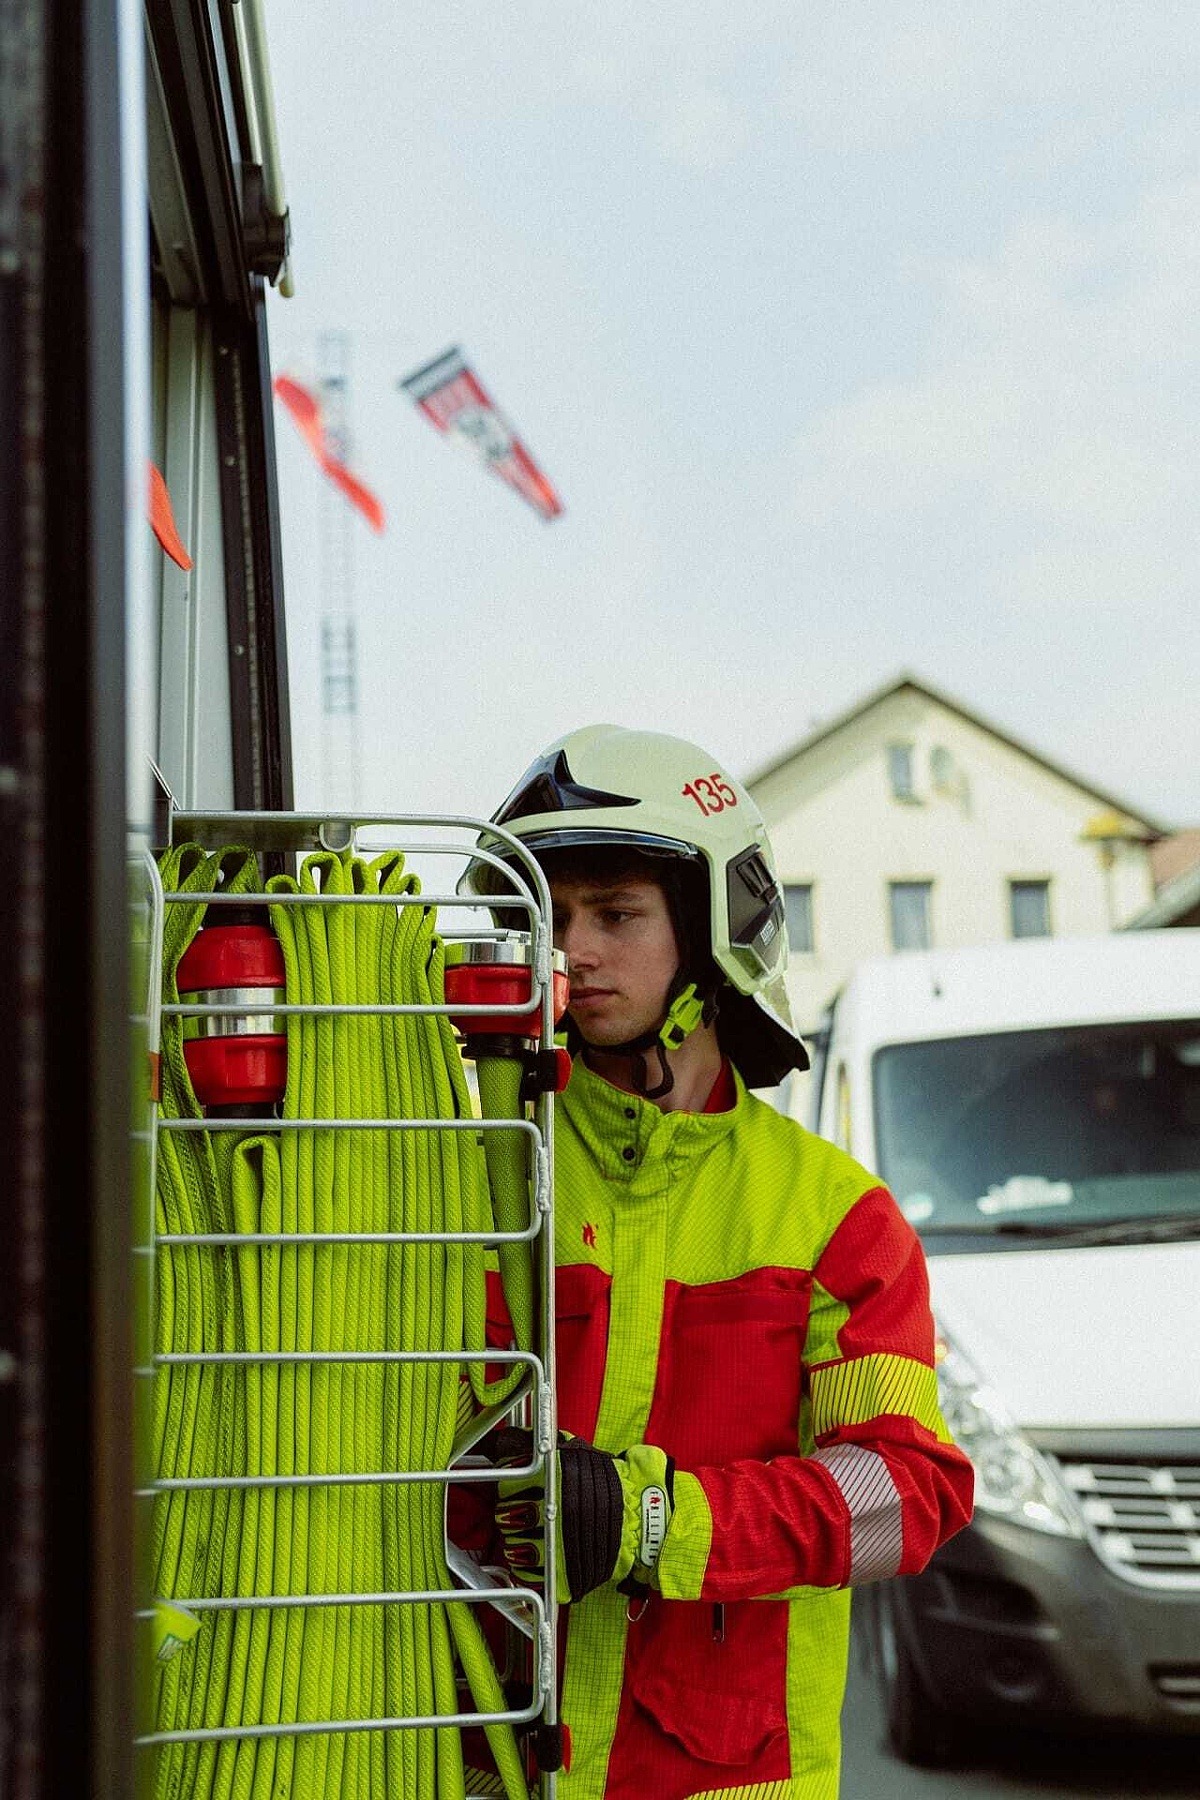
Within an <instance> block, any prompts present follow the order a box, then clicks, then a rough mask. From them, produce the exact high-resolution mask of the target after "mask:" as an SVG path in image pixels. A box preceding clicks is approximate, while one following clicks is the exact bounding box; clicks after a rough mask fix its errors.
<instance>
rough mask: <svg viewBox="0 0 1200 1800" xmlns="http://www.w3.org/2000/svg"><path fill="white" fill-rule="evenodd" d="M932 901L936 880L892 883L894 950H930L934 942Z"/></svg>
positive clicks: (889, 897) (889, 896) (889, 888)
mask: <svg viewBox="0 0 1200 1800" xmlns="http://www.w3.org/2000/svg"><path fill="white" fill-rule="evenodd" d="M932 898H933V883H932V881H891V882H889V883H888V899H889V902H890V908H891V922H892V949H893V950H928V949H929V947H930V945H931V943H932V942H933V932H932V928H931V901H932Z"/></svg>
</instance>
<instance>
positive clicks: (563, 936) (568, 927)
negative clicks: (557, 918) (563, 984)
mask: <svg viewBox="0 0 1200 1800" xmlns="http://www.w3.org/2000/svg"><path fill="white" fill-rule="evenodd" d="M554 942H555V945H556V947H557V948H558V949H559V950H561V951H563V952H564V954H565V955H566V959H567V972H568V974H569V975H572V976H574V975H578V974H579V972H580V970H582V969H594V968H595V966H596V960H597V957H596V944H595V937H594V934H593V933H592V932H591V931H589V929H588V925H587V921H586V920H585V919H566V920H564V921H563V922H562V923H561V924H560V925H559V927H558V929H557V930H556V932H555V933H554Z"/></svg>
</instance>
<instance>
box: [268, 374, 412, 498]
mask: <svg viewBox="0 0 1200 1800" xmlns="http://www.w3.org/2000/svg"><path fill="white" fill-rule="evenodd" d="M272 385H273V387H274V389H275V398H276V399H277V400H278V401H280V402H281V403H282V405H284V406H286V408H287V410H288V412H289V413H290V414H291V415H292V418H293V420H294V421H295V425H296V429H297V430H298V431H299V433H300V435H301V437H302V438H303V439H304V441H305V443H306V444H307V445H308V447H309V449H310V450H311V451H312V453H313V456H314V457H315V458H316V461H317V465H318V467H319V468H321V469H322V470H324V472H325V474H326V475H328V477H329V479H330V481H332V482H333V483H334V484H335V486H337V487H340V488H341V490H342V492H343V494H345V496H346V498H347V500H349V502H350V504H351V506H353V507H356V508H357V509H358V511H359V512H360V513H361V514H362V516H363V518H364V519H365V520H366V521H367V523H368V525H370V526H372V527H373V529H374V530H376V531H382V530H383V527H384V522H385V515H384V510H383V502H382V500H380V499H379V497H378V495H377V494H373V493H372V492H371V490H370V488H369V487H368V486H367V485H366V483H365V482H362V481H360V480H359V479H358V476H357V475H352V474H351V472H350V470H349V469H348V468H347V467H346V464H345V463H344V462H343V460H342V458H341V457H340V456H339V455H338V453H337V450H336V448H335V447H334V445H333V444H331V443H330V441H329V436H328V433H327V432H326V430H325V421H324V419H323V418H322V417H321V403H320V401H319V400H318V399H317V397H316V395H315V394H313V393H310V392H309V390H308V388H306V387H304V386H302V385H301V383H300V382H298V381H294V380H293V379H292V377H291V376H290V375H277V376H276V377H275V380H274V382H273V384H272Z"/></svg>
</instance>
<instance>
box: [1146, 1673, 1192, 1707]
mask: <svg viewBox="0 0 1200 1800" xmlns="http://www.w3.org/2000/svg"><path fill="white" fill-rule="evenodd" d="M1150 1679H1151V1681H1152V1682H1153V1683H1154V1685H1155V1687H1156V1688H1157V1689H1158V1691H1159V1693H1160V1694H1161V1695H1162V1697H1163V1699H1164V1700H1169V1701H1170V1702H1171V1704H1172V1705H1173V1706H1181V1707H1184V1708H1185V1709H1186V1710H1187V1711H1189V1712H1190V1711H1191V1710H1192V1709H1193V1708H1200V1663H1151V1665H1150Z"/></svg>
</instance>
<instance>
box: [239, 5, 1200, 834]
mask: <svg viewBox="0 0 1200 1800" xmlns="http://www.w3.org/2000/svg"><path fill="white" fill-rule="evenodd" d="M268 24H269V30H270V38H271V51H272V64H273V71H274V77H275V85H276V100H277V108H278V116H279V128H280V136H281V141H282V149H283V159H284V172H285V178H286V183H287V189H288V198H289V202H290V205H291V212H292V221H293V237H294V252H295V254H294V264H295V270H296V280H297V288H298V292H297V296H296V298H295V299H294V300H291V301H288V302H281V301H278V300H277V299H273V300H272V305H271V331H272V343H273V353H274V359H275V363H276V366H277V368H280V369H288V370H289V371H290V372H292V373H294V374H296V375H299V376H300V377H301V378H305V377H308V378H311V377H312V376H313V375H314V373H315V371H316V367H317V338H318V333H319V332H321V331H322V330H325V329H328V328H330V327H337V328H343V329H345V330H347V331H349V332H350V333H351V345H352V350H351V355H352V381H353V387H352V426H353V430H354V439H355V449H354V457H353V460H354V464H355V466H356V467H357V469H358V470H359V472H360V473H361V474H362V475H363V477H364V478H365V479H366V480H368V481H369V482H370V483H371V484H372V485H373V486H374V487H375V488H376V490H377V491H378V492H379V493H380V494H381V496H382V497H383V499H384V501H385V503H386V505H387V507H388V511H389V515H390V518H389V528H388V531H387V533H386V535H385V536H384V537H383V538H381V539H378V540H377V539H375V538H373V537H372V535H371V533H370V532H369V530H368V529H367V528H366V527H365V525H364V526H357V525H356V526H355V529H354V531H353V533H352V538H353V544H354V589H355V594H356V601H357V607H358V612H359V634H360V645H361V650H360V688H361V702H360V705H361V719H362V734H363V741H364V758H363V784H362V791H361V794H360V796H359V800H360V804H361V805H363V806H370V807H374V808H379V809H385V808H386V809H388V810H393V809H395V810H433V809H438V810H440V809H443V808H445V809H448V810H457V809H463V810H467V811H471V812H488V811H490V810H491V809H492V808H493V807H494V806H495V805H496V804H497V803H498V802H499V800H500V799H501V798H502V797H503V795H504V794H505V793H506V792H507V790H508V788H509V787H510V786H511V785H512V783H513V781H514V780H515V779H516V777H517V776H518V775H519V774H520V773H521V771H522V770H523V769H524V767H525V766H526V764H527V763H528V762H529V761H530V760H531V759H532V757H533V755H534V753H535V752H536V751H538V750H540V749H541V748H542V747H543V746H544V745H545V744H546V743H548V742H549V741H550V740H551V739H552V738H554V737H556V736H558V735H559V734H560V733H562V732H564V731H566V730H569V729H571V728H572V727H574V726H576V725H579V724H584V723H588V722H591V721H594V720H597V719H608V720H613V721H615V722H617V723H622V724H631V725H644V726H650V727H653V728H656V729H662V730H668V731H674V732H678V733H679V734H681V735H683V736H688V737H692V738H695V739H697V740H699V741H700V742H702V743H704V744H705V745H706V746H707V747H709V748H711V749H712V750H713V751H714V752H715V753H716V755H717V756H719V757H721V758H722V759H723V760H725V761H726V762H727V764H728V765H729V766H730V767H732V768H733V769H734V770H735V771H736V772H737V773H739V774H743V775H744V774H747V773H750V772H752V771H753V770H754V768H756V767H757V766H759V765H760V764H762V763H763V762H765V761H766V760H767V759H768V758H769V757H771V756H773V755H775V754H776V753H778V752H779V751H781V750H783V749H785V748H787V747H788V746H789V745H790V744H791V743H793V742H794V741H796V740H797V739H799V738H800V737H802V736H804V735H805V734H806V733H807V731H808V730H809V729H810V728H811V726H812V725H813V724H814V723H815V722H817V721H819V720H824V719H827V718H829V717H830V716H831V715H832V714H834V713H836V712H838V711H840V710H842V709H843V708H844V707H846V706H848V705H850V704H852V703H853V702H854V701H855V700H856V699H858V698H859V697H860V696H861V695H863V694H864V693H866V692H867V691H868V690H869V689H871V688H873V687H875V686H876V685H878V684H879V683H881V682H883V681H886V680H888V679H889V678H891V677H892V676H893V675H895V674H896V673H898V672H899V671H900V670H902V669H908V670H911V671H912V672H914V673H915V674H917V675H918V676H923V677H925V678H926V679H928V680H930V681H932V682H933V683H935V684H936V685H939V686H942V687H944V688H946V689H948V690H949V691H950V692H951V693H952V694H954V695H956V696H957V697H958V698H959V699H961V700H962V701H964V702H965V703H966V704H967V705H968V706H971V707H974V708H977V709H978V710H979V711H980V712H982V713H983V714H984V715H985V716H987V717H989V718H991V719H992V720H993V721H994V722H995V723H997V724H999V725H1001V726H1003V727H1005V728H1007V729H1009V730H1011V731H1013V732H1015V733H1017V734H1018V735H1020V736H1023V737H1025V738H1026V739H1027V740H1028V741H1029V742H1030V743H1031V744H1032V745H1033V746H1034V747H1035V748H1037V749H1040V750H1042V751H1044V752H1045V753H1047V754H1048V755H1050V756H1052V757H1055V758H1057V759H1058V760H1060V761H1063V762H1065V763H1066V764H1067V765H1068V766H1070V767H1073V768H1075V769H1077V770H1078V771H1079V772H1080V773H1082V774H1084V775H1086V776H1090V777H1091V778H1092V779H1093V780H1095V781H1096V782H1097V783H1098V784H1099V785H1100V786H1102V787H1106V788H1110V789H1112V790H1114V791H1115V792H1116V793H1117V794H1118V795H1121V796H1124V797H1125V798H1126V799H1127V800H1128V801H1129V802H1130V803H1131V804H1132V805H1135V806H1137V807H1139V808H1141V809H1144V810H1145V811H1146V812H1148V813H1149V814H1150V815H1151V816H1154V817H1157V818H1161V819H1163V820H1164V821H1165V822H1167V823H1173V824H1181V823H1189V822H1193V821H1195V820H1197V819H1200V706H1198V705H1197V698H1196V691H1197V674H1198V672H1200V606H1198V605H1197V586H1198V581H1197V577H1198V574H1200V554H1198V549H1197V521H1198V520H1200V505H1198V504H1197V421H1198V418H1200V384H1198V379H1197V378H1198V374H1200V354H1198V341H1200V340H1198V321H1200V150H1198V140H1197V111H1196V94H1197V91H1198V88H1200V80H1198V77H1200V8H1197V6H1196V5H1195V0H1179V3H1178V4H1172V3H1168V0H1134V4H1130V3H1129V0H1119V3H1118V0H1055V4H1054V5H1053V6H1051V7H1047V6H1046V5H1045V3H1044V0H1000V3H999V4H998V5H996V4H993V5H990V6H983V5H975V4H967V3H966V0H809V3H808V4H806V5H804V6H803V7H799V6H797V5H796V4H795V0H786V3H785V0H742V4H741V5H740V6H738V7H734V8H730V7H728V6H726V5H723V4H722V5H715V4H712V3H711V0H689V3H688V4H686V5H684V4H681V3H680V0H660V3H659V4H658V5H647V4H646V0H636V3H635V0H588V4H584V5H575V6H571V5H564V4H563V3H562V0H555V3H551V0H526V3H524V4H522V5H520V6H506V5H503V4H500V5H498V4H497V3H496V0H458V3H455V0H443V3H442V4H441V5H440V6H436V7H433V6H431V7H428V8H421V9H414V8H409V7H398V6H396V5H394V4H387V5H384V4H380V3H379V0H346V3H345V4H344V5H343V6H342V7H341V8H340V9H336V8H333V9H331V8H330V7H329V6H328V5H327V4H322V5H317V4H315V3H314V0H288V3H287V4H286V5H284V4H283V3H282V0H279V3H278V4H277V5H276V6H275V7H274V8H273V9H272V11H271V15H270V17H269V20H268ZM454 343H457V344H460V345H461V346H462V347H463V349H464V350H465V352H466V353H467V355H468V356H469V357H470V358H471V360H472V361H473V363H474V364H475V366H476V368H477V370H478V372H479V374H480V376H481V378H482V380H483V382H484V384H485V386H487V387H488V388H489V389H490V390H491V392H492V393H493V395H494V397H495V399H496V401H497V403H498V404H499V405H500V407H501V408H502V409H503V410H504V412H505V413H506V414H507V416H508V417H509V419H510V420H511V422H512V423H513V424H514V426H515V427H516V429H517V430H518V431H519V432H520V433H521V435H522V436H523V438H524V440H525V442H526V443H527V445H528V446H529V448H530V449H531V451H532V452H533V454H534V456H535V457H536V458H537V459H538V460H539V462H540V463H541V465H542V466H543V468H544V469H545V470H546V472H547V474H548V475H549V476H550V478H551V480H552V481H553V482H554V484H555V485H556V487H557V488H558V490H559V492H560V493H561V495H562V496H563V499H564V502H565V505H566V509H567V510H566V515H565V517H563V518H562V519H560V520H558V521H556V522H555V523H553V524H550V525H546V524H543V523H542V522H541V521H539V520H538V519H537V517H536V516H535V515H534V514H533V513H532V512H530V511H529V510H528V509H527V508H526V507H525V506H524V505H523V503H522V502H521V501H520V500H519V499H518V498H517V497H516V496H515V495H514V494H513V493H512V492H510V491H509V490H508V489H507V488H505V487H504V486H503V485H502V484H501V483H500V482H498V481H496V480H495V479H494V478H492V477H489V476H487V475H485V474H484V473H483V471H482V470H481V469H480V468H479V466H478V465H476V464H473V463H471V462H470V461H469V460H468V459H467V458H466V457H463V456H459V455H456V454H455V453H454V452H453V450H452V449H451V448H450V447H449V446H448V445H447V444H446V443H445V442H444V441H442V440H441V439H439V437H438V436H437V434H436V433H435V432H434V431H433V430H432V428H431V427H430V426H429V425H428V424H427V423H426V422H425V420H424V419H422V418H421V417H420V415H418V414H417V413H416V412H415V411H414V409H413V408H412V407H411V405H410V403H409V402H408V401H407V400H406V399H404V398H403V396H401V395H399V394H397V392H396V391H395V382H396V380H397V378H398V377H399V376H401V375H404V374H407V373H408V372H410V371H411V370H412V369H413V368H414V367H416V366H417V365H419V364H420V363H422V362H424V361H427V360H428V359H429V358H431V357H433V356H434V355H436V354H437V353H439V352H440V351H441V350H443V349H445V348H446V347H447V346H448V345H450V344H454ZM278 440H279V462H280V475H281V483H282V490H283V507H284V516H283V523H284V545H285V570H286V582H287V603H288V609H289V632H290V639H291V662H292V681H293V708H294V723H295V738H296V767H297V796H298V800H299V802H300V803H301V804H306V803H314V804H315V803H318V802H319V801H322V800H336V798H337V797H336V796H331V795H322V794H321V793H320V781H321V764H320V735H321V734H320V717H319V706H320V697H319V688H318V682H317V665H318V640H319V619H320V614H321V611H322V591H321V590H322V577H321V528H320V520H321V516H322V504H323V503H322V494H321V488H322V483H321V478H320V476H319V475H318V473H317V471H316V469H315V468H314V467H313V465H312V464H311V463H310V462H309V461H308V459H307V456H306V453H305V452H304V450H303V449H302V448H301V445H300V442H299V439H298V438H297V436H296V434H295V432H294V431H293V429H292V427H291V425H290V423H289V421H287V420H286V418H283V417H280V418H279V420H278Z"/></svg>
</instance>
